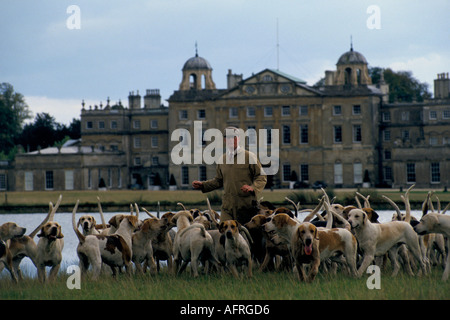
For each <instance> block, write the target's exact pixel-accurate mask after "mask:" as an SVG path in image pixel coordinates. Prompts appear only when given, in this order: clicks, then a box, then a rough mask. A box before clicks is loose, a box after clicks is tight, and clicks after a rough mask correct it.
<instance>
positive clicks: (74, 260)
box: [0, 210, 422, 278]
mask: <svg viewBox="0 0 450 320" xmlns="http://www.w3.org/2000/svg"><path fill="white" fill-rule="evenodd" d="M377 213H378V214H379V215H380V218H379V221H380V222H387V221H390V220H391V218H392V214H393V213H394V211H392V210H380V211H377ZM84 214H91V215H93V216H94V218H95V219H96V220H97V223H101V219H100V215H99V213H98V212H96V213H83V214H82V213H79V214H77V217H76V221H78V219H79V218H80V217H81V216H82V215H84ZM115 214H117V212H114V213H107V212H105V214H104V215H105V219H106V221H108V220H109V219H110V218H111V217H112V216H114V215H115ZM141 214H142V213H141ZM153 214H155V215H156V213H155V212H153ZM411 214H412V216H414V217H416V218H417V219H420V217H421V216H422V212H421V211H419V210H413V211H412V212H411ZM46 215H47V213H20V214H0V225H2V224H3V223H5V222H15V223H17V224H18V225H19V226H21V227H25V228H27V232H26V234H30V232H32V231H33V230H34V229H35V228H36V227H37V226H38V225H39V224H40V223H41V222H42V220H44V218H45V217H46ZM306 215H307V214H303V216H300V217H299V218H300V220H302V218H304V217H305V216H306ZM142 217H144V216H142ZM55 221H56V222H58V223H59V224H60V225H61V227H62V233H63V234H64V249H63V262H62V266H61V270H62V271H65V269H66V268H67V266H69V265H72V264H78V256H77V253H76V247H77V244H78V239H77V236H76V235H75V232H74V231H73V229H72V213H56V215H55ZM34 241H35V242H36V243H37V242H38V241H39V239H38V238H37V237H35V239H34ZM20 267H21V269H22V272H23V275H24V276H25V277H35V276H36V274H37V273H36V268H35V267H34V265H33V263H32V262H31V260H30V259H29V258H24V259H23V260H22V263H21V265H20ZM3 277H9V272H8V271H6V270H3V272H1V273H0V278H3Z"/></svg>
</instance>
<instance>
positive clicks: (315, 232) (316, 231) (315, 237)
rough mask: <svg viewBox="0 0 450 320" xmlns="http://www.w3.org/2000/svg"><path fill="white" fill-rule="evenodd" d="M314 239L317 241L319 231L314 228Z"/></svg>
mask: <svg viewBox="0 0 450 320" xmlns="http://www.w3.org/2000/svg"><path fill="white" fill-rule="evenodd" d="M314 239H316V240H319V231H318V230H317V228H314Z"/></svg>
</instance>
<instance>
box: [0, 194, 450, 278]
mask: <svg viewBox="0 0 450 320" xmlns="http://www.w3.org/2000/svg"><path fill="white" fill-rule="evenodd" d="M413 187H414V186H412V187H410V188H409V189H408V190H407V191H406V192H405V194H404V195H402V196H401V198H402V201H403V203H404V208H405V210H404V212H403V213H402V211H401V209H400V208H399V206H398V205H397V204H396V203H395V202H394V201H392V200H391V199H389V198H388V197H386V196H383V198H384V199H385V200H386V201H387V202H388V203H390V204H391V205H392V206H393V208H394V210H395V213H394V215H393V217H392V221H389V222H383V223H380V222H379V221H378V214H377V213H376V211H375V210H374V209H373V208H371V206H370V199H369V198H370V196H367V197H366V196H364V195H362V194H361V193H358V192H356V195H355V205H351V206H343V205H340V204H338V203H335V202H334V200H335V199H331V200H330V199H329V197H328V195H327V193H326V191H325V190H323V189H322V193H323V195H322V197H321V198H320V199H318V203H317V205H316V207H315V208H312V209H304V210H300V203H297V204H296V203H295V202H294V201H292V200H290V199H288V198H285V200H286V206H283V207H275V206H274V205H273V204H271V203H270V202H267V201H262V200H263V199H260V201H259V202H256V203H255V209H256V210H257V211H256V212H257V214H255V215H254V216H253V218H252V219H251V221H249V222H247V223H245V224H241V223H239V222H238V221H236V220H227V221H220V215H219V214H218V213H217V212H216V211H214V210H213V209H212V208H211V205H210V203H209V200H208V199H206V201H207V208H208V209H207V210H204V211H201V210H199V209H195V208H194V209H192V208H190V209H188V208H186V207H185V206H184V205H183V204H181V203H178V205H179V206H180V207H181V208H182V209H181V210H179V211H177V212H165V213H163V214H160V212H159V211H158V213H157V214H156V215H155V214H152V213H150V212H149V211H148V210H146V209H145V208H142V207H139V206H138V205H137V204H134V205H131V204H130V214H116V215H114V216H113V217H112V218H111V219H110V220H109V221H108V222H106V221H105V218H104V215H103V210H102V205H101V202H100V199H98V208H99V214H100V218H101V223H97V222H96V220H95V218H94V216H93V215H82V216H80V214H77V210H78V206H79V202H78V201H77V203H76V204H75V206H74V208H73V211H72V226H73V230H71V231H69V230H61V229H62V228H61V225H60V224H59V223H58V222H57V221H56V220H57V219H55V216H56V215H55V214H56V212H57V210H58V207H59V205H60V203H61V198H62V197H61V196H60V197H59V199H58V201H57V202H56V204H55V205H53V204H52V203H51V202H50V204H49V212H48V214H47V216H46V217H45V219H44V220H43V221H42V222H41V223H40V225H39V226H37V227H36V229H35V230H33V231H32V232H31V233H30V234H28V235H27V234H26V229H25V228H23V227H20V226H19V225H17V224H16V223H14V222H7V223H4V224H3V225H1V226H0V271H1V270H3V268H6V269H7V270H8V271H9V273H10V274H11V278H12V280H13V281H14V282H19V281H21V280H22V279H23V276H22V273H21V270H20V263H21V261H22V260H23V258H25V257H28V258H29V259H31V261H32V263H33V264H34V266H35V267H36V268H37V277H38V279H39V281H41V282H51V281H54V280H55V278H56V277H57V275H58V272H59V270H60V267H61V261H62V259H63V257H62V250H63V247H64V234H63V231H64V232H65V233H66V232H75V234H76V236H77V238H78V245H77V248H76V253H77V256H78V258H79V267H80V270H81V274H82V275H83V277H84V278H85V279H90V280H92V281H95V280H98V279H99V278H100V277H101V276H102V277H103V276H105V277H111V276H112V277H116V276H117V273H125V274H127V275H128V276H133V275H134V274H144V273H146V272H149V273H150V274H151V276H157V275H158V273H160V272H161V267H162V266H163V267H164V268H167V272H168V273H169V274H170V275H173V276H174V277H176V276H177V275H180V274H181V273H183V272H184V271H185V270H186V268H187V266H188V265H189V264H190V272H191V274H192V276H193V277H199V276H201V275H202V274H208V273H218V274H227V273H230V274H231V275H233V276H234V277H236V278H243V277H247V278H251V277H253V272H254V271H255V270H260V271H267V272H272V271H276V272H291V273H293V274H294V275H295V277H296V278H297V279H298V281H300V282H313V281H314V279H315V277H316V276H317V274H318V273H319V272H320V273H324V274H325V273H328V274H336V273H338V272H339V273H343V274H345V275H347V276H349V277H356V278H359V277H362V276H363V274H364V273H365V272H366V270H367V268H368V267H369V266H370V265H374V264H376V265H378V266H380V268H381V270H385V267H386V265H387V264H388V263H389V262H390V263H391V266H392V267H391V270H392V276H396V275H397V274H398V273H399V272H406V273H408V274H409V275H410V276H421V277H426V276H428V275H429V273H430V271H431V268H442V270H443V275H442V280H443V281H447V280H448V278H449V273H450V254H449V253H448V248H449V247H450V216H449V215H445V213H446V211H447V210H448V209H449V207H450V203H449V204H447V206H446V207H445V208H444V209H442V210H441V204H440V201H439V199H438V198H437V197H436V200H437V206H436V208H435V205H434V204H433V202H434V201H436V200H434V199H435V197H434V196H433V192H429V193H428V195H427V197H426V199H424V201H423V204H422V217H421V218H420V220H417V219H416V218H414V217H413V216H411V207H410V200H409V194H410V191H411V190H412V188H413ZM290 207H292V208H293V210H291V209H289V208H290ZM142 212H145V214H146V216H145V218H144V219H142V215H143V214H142ZM77 216H78V217H77ZM300 216H303V217H304V218H302V219H300V218H299V217H300ZM162 261H164V262H165V263H163V265H162V264H161V262H162ZM46 268H49V269H50V270H49V271H48V272H47V269H46ZM402 270H403V271H402ZM0 281H8V280H7V279H6V280H5V279H1V280H0Z"/></svg>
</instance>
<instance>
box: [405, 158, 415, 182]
mask: <svg viewBox="0 0 450 320" xmlns="http://www.w3.org/2000/svg"><path fill="white" fill-rule="evenodd" d="M406 182H407V183H414V182H416V164H415V163H407V164H406Z"/></svg>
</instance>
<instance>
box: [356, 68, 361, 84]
mask: <svg viewBox="0 0 450 320" xmlns="http://www.w3.org/2000/svg"><path fill="white" fill-rule="evenodd" d="M356 82H357V83H358V84H361V69H356Z"/></svg>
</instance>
